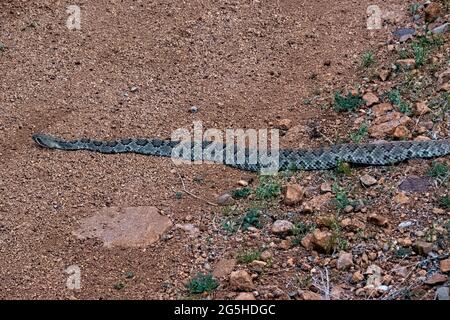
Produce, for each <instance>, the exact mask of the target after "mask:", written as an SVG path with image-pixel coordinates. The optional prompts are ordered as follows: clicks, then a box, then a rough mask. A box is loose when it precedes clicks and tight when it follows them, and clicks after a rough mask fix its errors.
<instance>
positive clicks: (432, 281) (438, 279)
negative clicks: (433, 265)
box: [425, 273, 448, 286]
mask: <svg viewBox="0 0 450 320" xmlns="http://www.w3.org/2000/svg"><path fill="white" fill-rule="evenodd" d="M447 279H448V277H447V276H445V275H443V274H440V273H435V274H433V275H432V276H431V277H429V278H428V279H427V280H425V284H428V285H432V286H434V285H436V284H441V283H444V282H447Z"/></svg>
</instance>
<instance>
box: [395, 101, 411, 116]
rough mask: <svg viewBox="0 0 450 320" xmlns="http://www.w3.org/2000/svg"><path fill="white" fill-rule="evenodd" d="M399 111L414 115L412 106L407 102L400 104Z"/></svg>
mask: <svg viewBox="0 0 450 320" xmlns="http://www.w3.org/2000/svg"><path fill="white" fill-rule="evenodd" d="M398 110H399V111H400V112H401V113H404V114H406V115H411V113H412V108H411V105H410V104H409V103H407V102H405V101H401V102H400V104H399V105H398Z"/></svg>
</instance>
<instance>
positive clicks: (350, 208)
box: [344, 205, 353, 213]
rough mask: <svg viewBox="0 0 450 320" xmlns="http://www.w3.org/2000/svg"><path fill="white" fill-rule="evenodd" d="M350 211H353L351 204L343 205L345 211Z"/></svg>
mask: <svg viewBox="0 0 450 320" xmlns="http://www.w3.org/2000/svg"><path fill="white" fill-rule="evenodd" d="M352 211H353V206H351V205H347V206H345V208H344V212H345V213H350V212H352Z"/></svg>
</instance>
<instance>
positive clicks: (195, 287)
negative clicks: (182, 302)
mask: <svg viewBox="0 0 450 320" xmlns="http://www.w3.org/2000/svg"><path fill="white" fill-rule="evenodd" d="M218 286H219V283H218V282H217V280H216V279H214V277H213V276H212V275H211V274H204V273H201V272H200V273H198V274H197V275H196V276H195V277H194V278H192V279H191V280H190V281H189V283H188V284H187V285H186V288H187V289H188V290H189V293H191V294H201V293H203V292H212V291H214V290H215V289H217V287H218Z"/></svg>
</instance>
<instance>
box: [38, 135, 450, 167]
mask: <svg viewBox="0 0 450 320" xmlns="http://www.w3.org/2000/svg"><path fill="white" fill-rule="evenodd" d="M33 140H34V141H35V142H36V143H37V144H38V145H40V146H41V147H45V148H50V149H61V150H89V151H96V152H101V153H126V152H132V153H138V154H144V155H153V156H160V157H175V158H185V159H186V160H191V161H192V160H201V159H203V160H206V161H211V162H216V163H222V164H225V165H229V166H232V167H235V168H238V169H241V170H246V171H260V170H261V169H263V168H264V167H267V166H268V164H267V163H266V162H264V163H263V161H261V157H260V151H259V150H254V149H245V148H242V149H239V148H238V147H236V146H234V145H233V146H231V150H232V151H231V152H232V155H231V160H230V158H228V159H227V157H226V155H225V153H226V151H227V152H228V151H229V150H227V147H230V146H226V145H225V144H215V145H213V142H211V141H200V142H189V143H188V144H187V145H186V146H187V148H188V149H189V148H191V150H194V149H195V148H200V156H201V158H198V156H197V157H196V156H195V152H194V153H193V154H192V155H190V156H189V158H190V159H187V158H186V156H183V155H181V154H177V152H174V151H176V150H175V149H176V148H177V147H179V146H180V145H179V144H180V141H171V140H160V139H122V140H116V141H96V140H91V139H79V140H73V141H66V140H62V139H59V138H55V137H52V136H49V135H45V134H39V133H38V134H34V135H33ZM212 146H214V147H215V149H214V151H213V152H210V153H208V152H205V151H206V150H208V147H212ZM197 150H198V149H197ZM239 150H240V151H241V152H243V153H242V154H244V155H245V157H244V160H245V161H243V162H239V161H237V159H238V158H237V157H238V151H239ZM242 154H241V155H242ZM255 154H256V155H257V157H256V161H255V162H252V161H250V160H249V159H250V156H251V155H255ZM448 154H450V139H444V140H430V141H411V142H410V141H396V142H383V143H368V144H339V145H334V146H331V147H328V148H319V149H314V150H303V149H280V150H279V151H278V157H277V160H278V162H277V170H278V171H283V170H290V169H299V170H326V169H332V168H334V167H336V166H337V165H338V164H339V163H340V162H347V163H352V164H361V165H390V164H394V163H397V162H401V161H404V160H408V159H413V158H434V157H441V156H445V155H448ZM225 160H227V161H225Z"/></svg>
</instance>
